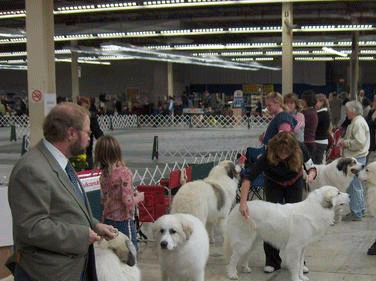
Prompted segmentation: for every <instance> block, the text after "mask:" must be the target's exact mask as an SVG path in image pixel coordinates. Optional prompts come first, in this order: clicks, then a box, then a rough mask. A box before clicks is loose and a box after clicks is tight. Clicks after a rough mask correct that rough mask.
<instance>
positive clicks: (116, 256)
mask: <svg viewBox="0 0 376 281" xmlns="http://www.w3.org/2000/svg"><path fill="white" fill-rule="evenodd" d="M94 250H95V266H96V269H97V276H98V281H140V280H141V274H140V269H139V268H138V266H137V264H136V248H135V247H134V245H133V243H132V241H130V240H129V238H128V237H127V236H126V235H125V234H123V233H121V232H118V235H117V236H116V237H115V238H114V239H112V240H109V241H106V240H105V239H102V240H101V241H98V242H95V244H94Z"/></svg>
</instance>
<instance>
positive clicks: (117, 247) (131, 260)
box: [107, 232, 137, 266]
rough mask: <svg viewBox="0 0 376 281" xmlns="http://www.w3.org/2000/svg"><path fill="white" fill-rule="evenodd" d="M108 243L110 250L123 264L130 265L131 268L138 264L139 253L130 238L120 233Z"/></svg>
mask: <svg viewBox="0 0 376 281" xmlns="http://www.w3.org/2000/svg"><path fill="white" fill-rule="evenodd" d="M107 242H108V246H109V248H110V249H112V250H113V251H114V252H115V254H116V255H117V256H118V257H119V259H120V260H121V261H122V262H124V263H126V264H128V265H129V266H133V265H135V264H136V254H137V251H136V248H135V246H134V245H133V243H132V241H131V240H129V238H128V236H126V235H125V234H123V233H121V232H118V235H117V236H116V237H115V238H113V239H111V240H108V241H107Z"/></svg>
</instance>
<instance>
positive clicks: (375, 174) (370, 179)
mask: <svg viewBox="0 0 376 281" xmlns="http://www.w3.org/2000/svg"><path fill="white" fill-rule="evenodd" d="M359 179H360V180H361V181H363V182H364V184H365V187H366V199H367V210H368V211H369V213H370V214H371V215H372V216H374V217H376V162H371V163H370V164H368V165H367V166H366V167H365V168H364V169H363V170H361V171H360V173H359Z"/></svg>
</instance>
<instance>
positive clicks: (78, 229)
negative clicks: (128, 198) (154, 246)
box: [8, 102, 115, 281]
mask: <svg viewBox="0 0 376 281" xmlns="http://www.w3.org/2000/svg"><path fill="white" fill-rule="evenodd" d="M43 135H44V138H43V139H42V140H41V141H40V142H39V143H38V144H37V145H36V146H35V147H33V148H32V149H31V150H30V151H28V152H27V153H25V154H24V155H23V156H22V158H21V159H20V160H19V161H18V162H17V164H16V165H15V167H14V168H13V171H12V173H11V176H10V180H9V189H8V199H9V205H10V208H11V211H12V220H13V239H14V246H15V249H14V250H15V252H14V255H13V256H12V257H11V258H10V259H9V261H11V260H12V261H13V263H12V264H13V266H14V276H15V280H16V281H17V280H67V281H68V280H69V281H71V280H85V281H86V280H97V278H96V271H95V260H94V249H93V243H94V242H95V241H97V240H99V239H101V237H104V238H106V239H111V238H113V237H114V236H115V234H114V228H113V227H112V226H109V225H105V224H102V223H98V221H97V220H96V219H94V218H93V216H92V214H91V211H90V206H89V202H88V200H87V197H86V195H85V192H84V191H83V189H82V186H81V184H80V183H79V180H78V178H77V176H76V175H75V173H74V170H73V168H72V166H71V165H70V163H69V161H68V159H69V158H70V157H72V156H75V155H78V154H81V153H83V152H84V151H85V149H86V147H87V146H88V144H89V140H90V113H89V112H88V111H87V110H86V109H84V108H83V107H81V106H79V105H77V104H74V103H70V102H65V103H61V104H58V105H57V106H56V107H54V108H53V109H52V110H51V111H50V113H49V114H48V115H47V116H46V119H45V121H44V123H43Z"/></svg>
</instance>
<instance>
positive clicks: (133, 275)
mask: <svg viewBox="0 0 376 281" xmlns="http://www.w3.org/2000/svg"><path fill="white" fill-rule="evenodd" d="M94 250H95V266H96V269H97V276H98V281H140V280H141V273H140V269H139V268H138V266H137V264H136V249H135V247H134V245H133V244H132V242H131V241H130V240H129V239H128V237H127V236H126V235H124V234H123V233H121V232H119V233H118V235H117V236H116V237H115V238H114V239H112V240H109V241H106V240H104V239H102V240H101V241H98V242H95V243H94ZM13 280H14V278H13V275H11V276H8V277H7V278H5V279H1V280H0V281H13Z"/></svg>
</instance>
